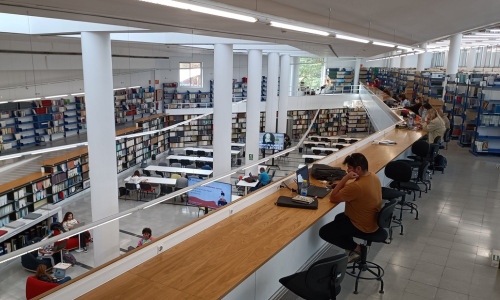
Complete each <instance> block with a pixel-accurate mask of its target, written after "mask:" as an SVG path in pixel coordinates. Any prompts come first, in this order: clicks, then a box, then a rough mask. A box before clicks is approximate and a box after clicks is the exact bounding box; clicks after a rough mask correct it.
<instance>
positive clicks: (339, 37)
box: [335, 34, 370, 44]
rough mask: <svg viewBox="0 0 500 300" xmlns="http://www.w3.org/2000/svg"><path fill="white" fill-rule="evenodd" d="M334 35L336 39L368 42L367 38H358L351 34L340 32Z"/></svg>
mask: <svg viewBox="0 0 500 300" xmlns="http://www.w3.org/2000/svg"><path fill="white" fill-rule="evenodd" d="M335 37H336V38H338V39H343V40H349V41H354V42H358V43H364V44H366V43H368V42H370V41H369V40H364V39H358V38H355V37H352V36H348V35H342V34H337V35H335Z"/></svg>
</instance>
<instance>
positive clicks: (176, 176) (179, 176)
mask: <svg viewBox="0 0 500 300" xmlns="http://www.w3.org/2000/svg"><path fill="white" fill-rule="evenodd" d="M170 178H172V179H177V178H181V175H180V174H172V175H171V176H170Z"/></svg>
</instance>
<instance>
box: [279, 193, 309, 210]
mask: <svg viewBox="0 0 500 300" xmlns="http://www.w3.org/2000/svg"><path fill="white" fill-rule="evenodd" d="M275 204H276V205H277V206H282V207H292V208H303V209H318V199H314V201H313V202H312V203H311V204H306V203H298V202H294V201H293V199H292V198H291V197H286V196H280V197H279V198H278V201H276V203H275Z"/></svg>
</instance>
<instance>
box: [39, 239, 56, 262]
mask: <svg viewBox="0 0 500 300" xmlns="http://www.w3.org/2000/svg"><path fill="white" fill-rule="evenodd" d="M49 237H50V236H48V237H47V238H49ZM47 238H45V239H47ZM45 239H44V240H45ZM42 241H43V240H42ZM53 250H54V244H46V245H44V246H42V247H40V249H38V259H40V260H42V259H45V258H48V259H50V263H51V264H52V266H55V262H54V257H53V256H52V254H54V251H53Z"/></svg>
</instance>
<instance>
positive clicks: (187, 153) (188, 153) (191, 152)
mask: <svg viewBox="0 0 500 300" xmlns="http://www.w3.org/2000/svg"><path fill="white" fill-rule="evenodd" d="M193 154H194V151H193V150H186V155H187V156H191V155H193Z"/></svg>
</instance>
